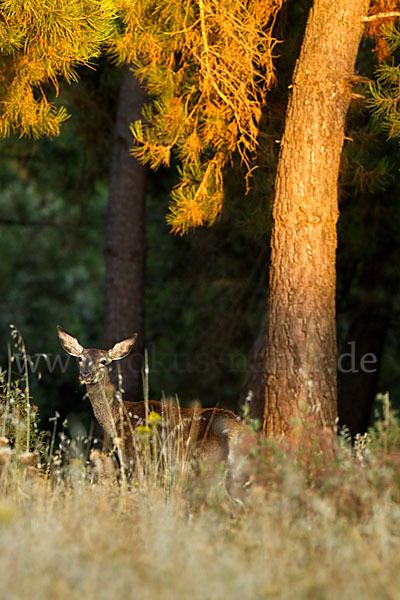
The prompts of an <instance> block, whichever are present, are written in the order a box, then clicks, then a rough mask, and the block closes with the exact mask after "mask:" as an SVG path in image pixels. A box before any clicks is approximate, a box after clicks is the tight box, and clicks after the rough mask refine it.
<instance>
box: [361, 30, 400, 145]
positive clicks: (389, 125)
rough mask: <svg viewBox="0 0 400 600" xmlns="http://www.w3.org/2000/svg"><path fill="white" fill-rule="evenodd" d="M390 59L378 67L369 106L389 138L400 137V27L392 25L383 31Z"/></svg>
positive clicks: (371, 89) (370, 92) (370, 90)
mask: <svg viewBox="0 0 400 600" xmlns="http://www.w3.org/2000/svg"><path fill="white" fill-rule="evenodd" d="M381 35H382V37H383V39H384V40H385V42H386V45H387V48H388V54H389V57H388V58H386V60H385V61H384V62H382V63H381V64H380V65H378V66H377V68H376V70H375V78H376V80H375V81H374V82H373V83H371V84H370V85H369V97H368V99H367V106H368V108H369V109H370V110H371V112H372V115H373V116H374V119H375V121H376V123H378V124H379V125H380V127H381V128H382V129H383V130H384V131H385V132H387V134H388V136H389V138H392V137H393V138H396V137H399V136H400V106H399V102H400V91H399V90H400V65H399V62H398V52H397V51H398V48H399V46H400V27H399V26H398V25H394V24H390V25H387V26H385V27H382V29H381Z"/></svg>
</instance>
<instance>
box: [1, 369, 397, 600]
mask: <svg viewBox="0 0 400 600" xmlns="http://www.w3.org/2000/svg"><path fill="white" fill-rule="evenodd" d="M27 399H29V407H28V405H27ZM381 402H382V415H381V418H380V420H378V421H377V422H376V425H374V427H373V428H371V429H370V431H369V432H368V434H366V435H365V436H362V437H358V438H357V439H356V440H355V444H354V445H353V446H352V445H351V444H350V443H349V440H348V439H346V436H342V437H338V436H336V435H333V434H332V433H331V432H328V431H325V432H318V431H316V430H314V429H313V427H312V426H311V425H310V426H307V427H305V428H304V429H303V431H302V434H301V436H299V437H298V439H296V441H290V440H287V439H276V438H274V437H270V438H267V439H265V438H262V437H261V436H259V435H258V434H256V433H254V432H252V433H251V434H250V435H248V436H244V439H243V440H242V442H240V443H241V444H242V446H241V448H240V453H241V455H242V456H245V461H242V462H241V465H240V468H239V469H235V466H233V468H232V473H231V476H230V479H228V480H227V487H228V489H229V493H228V492H227V489H226V486H225V485H224V483H223V482H222V481H220V482H219V483H218V484H216V485H212V486H210V485H209V483H208V482H207V481H206V480H205V478H204V477H202V473H201V472H198V471H197V472H195V471H193V472H190V471H187V472H186V473H185V477H183V476H182V478H179V477H175V478H174V480H173V484H172V483H171V481H170V484H169V485H168V486H166V485H164V480H163V479H162V478H160V477H159V475H160V473H159V470H158V471H157V476H153V475H154V464H155V461H156V457H155V456H153V453H152V451H148V452H147V454H146V453H145V460H146V470H145V472H146V478H143V477H142V476H141V477H136V476H135V474H133V475H132V476H131V477H129V478H128V479H123V478H121V468H120V466H119V464H118V462H117V461H116V460H115V459H114V457H113V456H110V455H108V456H107V455H105V454H104V453H102V452H100V451H99V450H93V449H91V448H90V440H89V439H84V440H70V439H68V436H67V435H66V431H65V429H62V430H61V432H59V433H58V432H57V431H58V430H57V427H56V425H57V418H58V417H57V416H56V417H55V420H54V421H53V423H52V428H53V429H52V431H51V432H50V434H49V435H48V436H47V437H46V436H44V435H43V433H41V432H40V431H39V430H38V428H37V425H36V423H37V410H35V409H34V407H33V402H32V398H30V397H29V389H28V390H27V385H26V379H25V377H23V378H22V380H15V381H13V379H12V377H11V374H10V371H8V372H2V373H1V374H0V597H1V598H7V599H8V598H10V599H14V598H16V599H19V598H30V599H33V600H34V599H36V598H37V599H38V600H39V599H40V600H47V599H52V600H53V599H55V600H57V599H64V598H65V599H67V598H68V600H70V599H72V600H73V599H75V598H76V599H81V598H88V599H91V598H96V600H98V599H103V598H104V599H108V598H116V597H118V598H133V597H134V598H138V599H147V598H149V599H150V598H151V599H153V598H159V597H160V598H167V599H169V598H171V599H172V598H174V599H175V598H182V599H186V598H190V599H197V598H199V599H200V598H201V599H202V600H203V599H208V598H210V599H212V600H217V599H221V600H222V599H223V598H232V599H235V598H238V599H239V598H240V599H243V598H245V599H247V598H248V599H251V600H257V599H264V598H288V599H289V598H291V599H292V598H296V599H297V598H298V599H302V598H304V599H307V600H308V599H311V600H312V599H330V598H348V597H350V595H351V596H352V597H353V598H363V599H364V598H367V599H368V598H397V597H398V589H399V587H400V572H399V569H398V555H399V553H400V475H399V466H400V450H399V449H400V420H399V417H398V415H396V414H395V413H394V412H393V411H392V409H391V407H390V403H389V398H388V396H387V395H385V396H382V397H381ZM28 431H29V434H28ZM151 432H152V428H151V427H149V431H144V432H142V433H141V435H143V433H144V434H145V435H151ZM147 443H148V438H147V442H146V444H147ZM145 447H146V446H145ZM152 465H153V466H152ZM168 467H169V465H166V468H167V469H168ZM152 469H153V471H152ZM157 469H159V467H157ZM143 472H144V471H143ZM142 474H143V473H142ZM152 474H153V475H152Z"/></svg>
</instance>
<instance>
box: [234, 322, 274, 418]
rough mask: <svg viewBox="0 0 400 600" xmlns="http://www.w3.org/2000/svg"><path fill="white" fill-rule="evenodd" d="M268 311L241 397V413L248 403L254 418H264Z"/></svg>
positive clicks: (251, 357) (250, 362)
mask: <svg viewBox="0 0 400 600" xmlns="http://www.w3.org/2000/svg"><path fill="white" fill-rule="evenodd" d="M267 316H268V314H267V312H265V313H264V317H263V319H262V322H261V327H260V331H259V333H258V335H257V337H256V339H255V341H254V344H253V347H252V349H251V353H250V360H249V366H248V368H247V370H246V375H245V379H244V384H243V387H242V389H241V393H240V397H239V403H238V408H239V413H240V412H242V410H243V407H244V406H245V405H246V404H247V405H248V407H249V415H250V417H252V418H253V419H260V422H261V420H262V417H263V414H264V405H265V338H266V335H267V323H268V321H267Z"/></svg>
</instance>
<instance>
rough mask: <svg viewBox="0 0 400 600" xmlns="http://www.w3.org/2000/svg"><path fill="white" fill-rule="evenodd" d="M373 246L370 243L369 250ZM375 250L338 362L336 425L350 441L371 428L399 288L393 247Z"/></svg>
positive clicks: (362, 279)
mask: <svg viewBox="0 0 400 600" xmlns="http://www.w3.org/2000/svg"><path fill="white" fill-rule="evenodd" d="M371 218H372V216H371ZM375 218H376V217H375ZM379 224H380V225H381V226H382V223H379V220H378V224H377V223H375V228H379ZM383 226H384V224H383ZM372 235H373V234H372ZM389 235H390V234H389ZM374 245H375V244H374V243H373V241H372V242H371V246H372V247H373V246H374ZM378 248H379V250H378V251H377V250H376V246H375V252H372V253H371V254H372V255H370V256H368V257H367V258H366V262H365V264H364V267H363V270H362V273H361V277H360V282H359V286H360V288H361V289H360V293H359V299H358V302H357V315H356V316H355V318H354V319H353V321H352V323H351V324H350V327H349V330H348V333H347V336H346V340H345V343H344V345H343V348H342V354H341V356H340V357H339V361H338V384H339V386H338V387H339V425H340V426H343V425H345V426H346V427H348V429H349V430H350V433H351V435H352V437H353V438H354V436H355V435H356V434H357V433H361V434H362V433H365V432H366V431H367V429H368V426H369V424H370V418H371V412H372V406H373V404H374V401H375V396H376V394H377V392H378V390H377V386H378V378H379V370H380V366H381V363H382V355H383V351H384V347H385V341H386V336H387V332H388V330H389V328H390V324H391V321H392V318H393V313H394V304H395V299H396V293H397V290H398V287H399V279H400V278H399V275H398V273H397V271H396V269H393V267H392V265H393V264H396V263H397V261H398V256H396V254H397V252H396V244H394V247H393V246H392V251H390V248H388V245H387V244H386V245H385V248H384V251H382V247H381V246H380V247H379V246H378ZM382 391H383V392H384V391H386V390H382Z"/></svg>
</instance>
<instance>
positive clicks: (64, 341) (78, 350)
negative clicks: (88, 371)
mask: <svg viewBox="0 0 400 600" xmlns="http://www.w3.org/2000/svg"><path fill="white" fill-rule="evenodd" d="M57 334H58V337H59V338H60V342H61V345H62V347H63V348H64V350H65V351H66V352H68V354H71V355H72V356H81V355H82V352H83V346H81V345H80V343H79V342H78V340H77V338H76V337H75V336H74V335H71V334H70V333H68V332H67V331H64V329H63V328H62V327H60V326H59V325H57Z"/></svg>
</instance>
